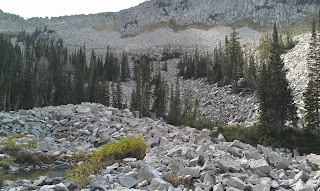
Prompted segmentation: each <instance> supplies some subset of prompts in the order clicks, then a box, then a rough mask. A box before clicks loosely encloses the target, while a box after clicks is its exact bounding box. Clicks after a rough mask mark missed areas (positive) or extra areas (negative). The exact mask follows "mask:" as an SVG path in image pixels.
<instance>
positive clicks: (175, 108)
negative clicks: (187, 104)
mask: <svg viewBox="0 0 320 191" xmlns="http://www.w3.org/2000/svg"><path fill="white" fill-rule="evenodd" d="M180 117H181V101H180V86H179V80H178V78H177V81H176V89H175V91H174V90H173V85H172V86H171V98H170V107H169V113H168V119H169V121H170V123H171V124H173V125H180V123H181V119H180Z"/></svg>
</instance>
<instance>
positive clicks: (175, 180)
mask: <svg viewBox="0 0 320 191" xmlns="http://www.w3.org/2000/svg"><path fill="white" fill-rule="evenodd" d="M169 182H170V183H171V184H172V186H173V187H175V188H177V187H178V186H179V185H180V184H181V180H180V178H179V177H178V176H177V175H172V174H171V175H169Z"/></svg>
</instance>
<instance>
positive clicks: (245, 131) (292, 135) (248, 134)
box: [212, 125, 320, 154]
mask: <svg viewBox="0 0 320 191" xmlns="http://www.w3.org/2000/svg"><path fill="white" fill-rule="evenodd" d="M219 133H221V134H223V135H224V137H225V138H226V140H227V141H230V142H232V141H233V140H239V141H241V142H244V143H247V144H250V145H252V146H256V145H257V144H260V145H264V146H267V147H273V148H289V149H298V151H299V152H300V153H301V154H303V153H306V154H308V153H317V154H320V145H319V144H318V143H319V141H317V140H319V137H317V136H316V135H314V134H313V133H311V132H310V131H304V130H301V129H299V128H292V127H288V128H285V129H284V130H283V131H282V132H280V133H279V134H278V133H275V132H273V131H270V129H268V128H264V127H263V126H261V125H256V126H253V127H240V126H229V127H225V128H222V127H220V128H219V129H218V131H216V132H213V133H212V137H217V136H218V135H219ZM311 140H312V141H311Z"/></svg>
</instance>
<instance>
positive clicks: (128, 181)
mask: <svg viewBox="0 0 320 191" xmlns="http://www.w3.org/2000/svg"><path fill="white" fill-rule="evenodd" d="M119 183H120V184H121V185H122V186H124V187H126V188H132V187H134V186H135V185H137V184H138V181H137V180H136V179H135V178H132V177H125V176H122V177H120V178H119Z"/></svg>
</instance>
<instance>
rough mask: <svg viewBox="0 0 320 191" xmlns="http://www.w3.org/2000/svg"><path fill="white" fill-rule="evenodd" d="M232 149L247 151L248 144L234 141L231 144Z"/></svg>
mask: <svg viewBox="0 0 320 191" xmlns="http://www.w3.org/2000/svg"><path fill="white" fill-rule="evenodd" d="M230 147H237V148H239V149H246V148H248V147H247V145H246V144H244V143H242V142H241V141H238V140H234V141H233V142H232V143H231V144H230Z"/></svg>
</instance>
